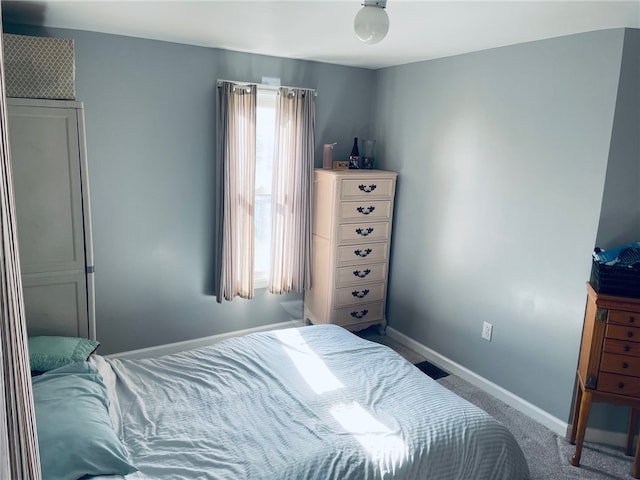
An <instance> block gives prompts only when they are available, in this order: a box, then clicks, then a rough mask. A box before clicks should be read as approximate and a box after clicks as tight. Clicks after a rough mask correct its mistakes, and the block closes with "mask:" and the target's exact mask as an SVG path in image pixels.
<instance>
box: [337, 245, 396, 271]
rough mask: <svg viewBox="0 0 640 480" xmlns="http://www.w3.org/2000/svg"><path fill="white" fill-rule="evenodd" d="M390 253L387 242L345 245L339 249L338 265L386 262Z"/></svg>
mask: <svg viewBox="0 0 640 480" xmlns="http://www.w3.org/2000/svg"><path fill="white" fill-rule="evenodd" d="M388 251H389V244H388V243H387V242H381V243H361V244H356V245H343V246H341V247H338V265H339V266H343V265H349V264H359V263H368V262H371V263H374V262H382V261H385V262H386V261H387V252H388Z"/></svg>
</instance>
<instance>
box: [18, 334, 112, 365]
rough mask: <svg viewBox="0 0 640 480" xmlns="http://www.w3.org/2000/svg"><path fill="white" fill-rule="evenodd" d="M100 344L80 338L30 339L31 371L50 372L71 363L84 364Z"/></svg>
mask: <svg viewBox="0 0 640 480" xmlns="http://www.w3.org/2000/svg"><path fill="white" fill-rule="evenodd" d="M99 345H100V342H98V341H96V340H89V339H87V338H78V337H48V336H42V337H29V363H30V364H31V370H32V371H36V372H48V371H49V370H53V369H55V368H59V367H63V366H64V365H67V364H69V363H74V362H84V361H85V360H87V359H88V358H89V355H91V354H92V353H93V352H95V351H96V348H98V346H99Z"/></svg>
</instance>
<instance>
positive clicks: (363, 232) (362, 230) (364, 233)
mask: <svg viewBox="0 0 640 480" xmlns="http://www.w3.org/2000/svg"><path fill="white" fill-rule="evenodd" d="M372 232H373V227H367V228H356V233H357V234H358V235H362V236H363V237H366V236H367V235H369V234H370V233H372Z"/></svg>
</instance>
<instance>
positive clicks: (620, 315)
mask: <svg viewBox="0 0 640 480" xmlns="http://www.w3.org/2000/svg"><path fill="white" fill-rule="evenodd" d="M607 323H615V324H618V325H627V326H630V327H640V313H638V312H623V311H621V310H609V314H608V315H607Z"/></svg>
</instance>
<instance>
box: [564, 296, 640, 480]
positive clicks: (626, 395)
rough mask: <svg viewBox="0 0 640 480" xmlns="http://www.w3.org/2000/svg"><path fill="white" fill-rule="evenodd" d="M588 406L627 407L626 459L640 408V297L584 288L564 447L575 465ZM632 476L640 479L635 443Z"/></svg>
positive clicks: (582, 440)
mask: <svg viewBox="0 0 640 480" xmlns="http://www.w3.org/2000/svg"><path fill="white" fill-rule="evenodd" d="M593 402H608V403H612V404H615V405H623V406H629V407H631V415H630V419H629V429H628V432H627V449H626V453H627V455H630V454H631V450H632V445H633V437H634V433H635V426H636V419H637V409H640V298H629V297H617V296H613V295H603V294H598V293H597V292H596V291H595V290H594V289H593V287H592V286H591V284H587V308H586V313H585V318H584V327H583V330H582V344H581V346H580V359H579V361H578V382H577V386H576V394H575V404H574V406H573V420H572V427H571V434H570V436H569V443H571V444H575V446H576V450H575V453H574V454H573V456H572V457H571V465H574V466H578V465H579V464H580V455H581V454H582V444H583V442H584V433H585V430H586V428H587V421H588V420H589V412H590V410H591V404H592V403H593ZM638 447H639V448H637V449H636V454H635V459H634V462H633V468H632V470H631V475H632V476H633V477H634V478H640V469H639V460H640V441H639V442H638Z"/></svg>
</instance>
